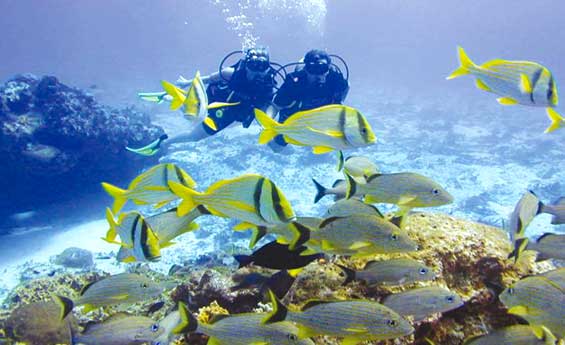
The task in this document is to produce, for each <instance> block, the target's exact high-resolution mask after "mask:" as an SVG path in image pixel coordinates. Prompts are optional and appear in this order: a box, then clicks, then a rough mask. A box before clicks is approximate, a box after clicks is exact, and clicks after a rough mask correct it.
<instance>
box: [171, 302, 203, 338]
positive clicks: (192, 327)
mask: <svg viewBox="0 0 565 345" xmlns="http://www.w3.org/2000/svg"><path fill="white" fill-rule="evenodd" d="M179 314H180V320H181V321H180V323H179V325H178V326H176V327H175V328H173V330H172V332H173V334H184V333H192V332H194V331H196V330H197V329H198V320H197V319H196V318H195V317H194V315H192V313H191V312H190V310H189V309H188V307H187V306H186V304H184V303H183V302H179Z"/></svg>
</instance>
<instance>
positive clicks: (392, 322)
mask: <svg viewBox="0 0 565 345" xmlns="http://www.w3.org/2000/svg"><path fill="white" fill-rule="evenodd" d="M386 324H387V325H389V326H390V327H396V326H398V322H397V321H396V320H386Z"/></svg>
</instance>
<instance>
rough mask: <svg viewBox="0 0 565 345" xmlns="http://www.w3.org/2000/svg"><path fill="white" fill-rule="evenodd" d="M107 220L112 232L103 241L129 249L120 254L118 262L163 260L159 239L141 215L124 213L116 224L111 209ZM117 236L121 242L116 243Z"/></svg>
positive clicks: (109, 231)
mask: <svg viewBox="0 0 565 345" xmlns="http://www.w3.org/2000/svg"><path fill="white" fill-rule="evenodd" d="M106 220H107V221H108V224H109V225H110V230H108V233H107V234H106V238H103V240H105V241H107V242H109V243H116V244H119V245H120V246H121V247H124V248H125V249H127V250H126V251H121V252H119V253H118V254H119V255H118V261H121V262H136V261H142V262H144V261H158V260H159V259H161V247H160V246H159V238H158V237H157V235H156V234H155V232H154V231H153V229H151V227H150V226H149V224H148V223H147V221H146V220H145V218H143V216H142V215H141V214H140V213H138V212H129V213H122V214H121V215H120V217H119V218H118V221H117V222H116V221H115V219H114V215H113V214H112V212H111V211H110V209H106ZM117 235H119V236H120V239H121V242H117V241H116V236H117Z"/></svg>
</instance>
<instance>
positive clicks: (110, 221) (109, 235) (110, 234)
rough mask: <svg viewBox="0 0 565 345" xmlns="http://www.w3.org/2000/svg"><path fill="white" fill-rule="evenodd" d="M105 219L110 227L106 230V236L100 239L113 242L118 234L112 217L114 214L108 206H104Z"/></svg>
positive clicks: (116, 225)
mask: <svg viewBox="0 0 565 345" xmlns="http://www.w3.org/2000/svg"><path fill="white" fill-rule="evenodd" d="M106 220H107V221H108V225H109V226H110V229H108V232H107V233H106V237H104V238H102V239H103V240H104V241H106V242H108V243H114V242H115V241H116V236H117V235H118V232H117V230H116V229H117V227H118V224H117V223H116V220H115V219H114V214H113V213H112V211H111V210H110V209H109V208H106Z"/></svg>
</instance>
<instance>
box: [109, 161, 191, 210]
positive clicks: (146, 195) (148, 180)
mask: <svg viewBox="0 0 565 345" xmlns="http://www.w3.org/2000/svg"><path fill="white" fill-rule="evenodd" d="M169 181H174V182H177V183H180V184H182V185H184V186H186V187H189V188H194V187H196V182H194V180H193V179H192V177H190V175H188V174H187V173H186V172H185V171H184V170H182V169H181V168H179V167H178V166H176V165H175V164H172V163H164V164H159V165H156V166H154V167H152V168H151V169H149V170H147V171H145V172H144V173H142V174H140V175H138V176H137V177H136V178H135V179H134V180H133V181H131V183H130V184H129V186H128V189H127V190H125V189H121V188H119V187H116V186H113V185H111V184H109V183H106V182H102V187H103V188H104V190H105V191H106V192H107V193H108V194H110V196H112V197H113V198H114V205H113V206H112V212H114V213H115V214H117V213H118V212H120V210H121V209H122V207H124V205H125V204H126V202H127V201H128V200H131V201H133V202H134V203H135V204H136V205H148V204H156V205H155V207H156V208H159V207H163V206H165V205H166V204H167V203H169V202H171V201H173V200H176V199H178V197H177V196H176V195H175V194H174V193H173V192H172V191H171V189H170V188H169V185H168V183H169Z"/></svg>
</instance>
